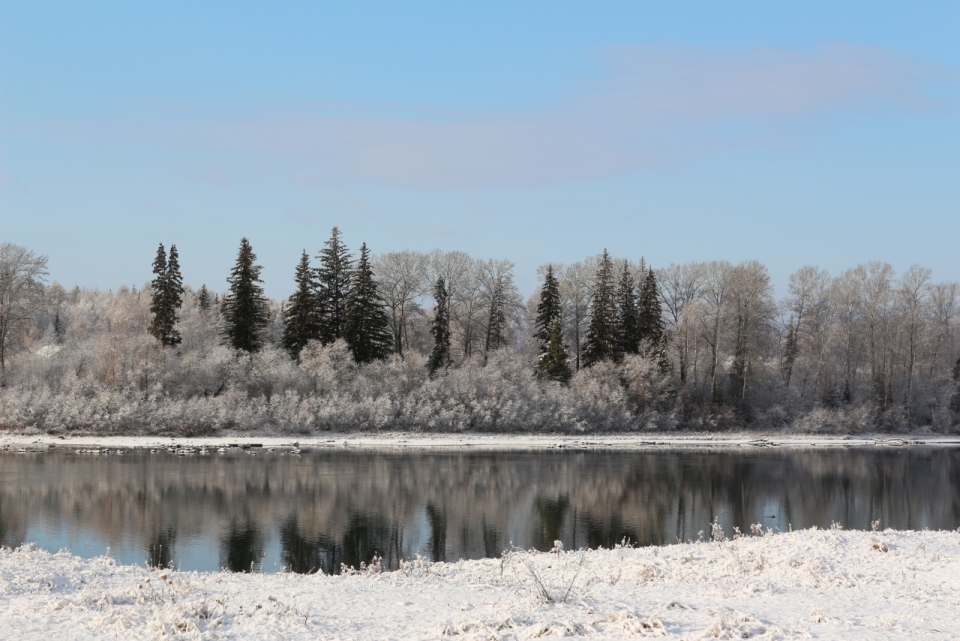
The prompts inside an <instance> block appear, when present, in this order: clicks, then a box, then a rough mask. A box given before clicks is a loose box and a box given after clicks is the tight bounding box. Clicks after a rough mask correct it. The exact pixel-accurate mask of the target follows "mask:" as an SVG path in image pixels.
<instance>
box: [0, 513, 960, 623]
mask: <svg viewBox="0 0 960 641" xmlns="http://www.w3.org/2000/svg"><path fill="white" fill-rule="evenodd" d="M728 534H729V533H728ZM715 536H716V537H717V539H718V540H715V541H710V542H698V543H686V544H675V545H669V546H665V547H646V548H620V549H614V550H592V551H563V550H559V549H557V550H554V551H553V552H543V553H536V552H534V553H531V552H522V551H514V552H508V553H506V554H505V555H504V556H503V558H501V559H484V560H479V561H460V562H456V563H430V562H426V561H423V560H421V559H415V560H412V561H408V562H405V563H404V564H403V565H402V566H401V568H400V570H398V571H396V572H380V571H379V568H377V567H376V566H374V567H370V568H365V569H363V570H362V571H359V572H350V573H347V574H343V575H340V576H328V575H318V574H314V575H298V574H292V573H281V574H274V575H262V574H232V573H226V572H207V573H203V572H201V573H196V572H177V571H174V570H162V569H150V568H145V567H142V566H133V565H130V566H121V565H117V564H116V562H115V561H114V560H113V559H111V558H109V557H97V558H93V559H89V560H84V559H81V558H79V557H76V556H73V555H71V554H69V553H67V552H60V553H58V554H51V553H49V552H45V551H42V550H39V549H37V548H35V547H32V546H24V547H21V548H18V549H16V550H10V549H2V550H0V630H3V631H4V634H3V636H4V638H11V639H25V640H27V639H30V640H32V639H43V640H45V639H49V638H54V637H58V636H63V634H64V633H65V632H66V631H67V630H69V636H70V638H73V639H78V640H87V639H102V638H138V639H145V638H161V637H162V638H170V637H172V638H193V639H230V638H263V639H266V638H277V639H288V640H293V639H439V638H458V639H528V638H536V637H549V636H573V637H590V638H594V639H623V638H635V637H643V636H667V637H676V638H688V639H694V638H745V637H748V636H749V637H750V638H763V639H790V638H817V639H850V638H858V639H891V638H919V637H926V636H932V635H937V636H938V637H939V636H942V637H943V638H955V637H956V636H958V635H960V619H958V618H957V617H956V612H957V609H958V608H960V532H956V531H950V532H911V531H892V530H887V531H882V532H856V531H843V530H836V529H834V530H816V529H813V530H803V531H796V532H791V533H784V534H760V535H757V534H756V533H755V534H752V535H747V536H742V537H739V538H736V539H726V538H724V537H723V536H722V535H721V534H719V533H716V532H715ZM721 539H722V540H721Z"/></svg>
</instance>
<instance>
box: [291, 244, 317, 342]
mask: <svg viewBox="0 0 960 641" xmlns="http://www.w3.org/2000/svg"><path fill="white" fill-rule="evenodd" d="M293 280H294V282H295V283H296V284H297V291H295V292H294V293H293V295H292V296H291V297H290V304H289V305H288V306H286V307H285V308H284V310H283V319H284V321H285V325H284V328H283V347H284V348H285V349H286V350H287V351H288V352H290V354H291V356H293V357H294V358H298V357H299V356H300V350H302V349H303V348H304V347H305V346H306V345H307V341H309V340H311V339H317V338H319V336H320V332H319V323H318V322H317V299H316V287H315V285H316V283H315V282H314V278H313V269H311V267H310V256H308V255H307V252H306V250H304V251H303V253H302V254H301V255H300V262H299V263H298V264H297V271H296V273H295V274H294V277H293Z"/></svg>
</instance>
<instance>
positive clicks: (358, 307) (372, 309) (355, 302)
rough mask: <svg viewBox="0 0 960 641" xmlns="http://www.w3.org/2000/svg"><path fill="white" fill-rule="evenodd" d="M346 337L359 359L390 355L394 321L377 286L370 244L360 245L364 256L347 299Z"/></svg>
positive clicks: (355, 273) (355, 357)
mask: <svg viewBox="0 0 960 641" xmlns="http://www.w3.org/2000/svg"><path fill="white" fill-rule="evenodd" d="M343 337H344V339H346V341H347V344H348V345H349V346H350V351H351V353H353V358H354V360H355V361H356V362H358V363H369V362H370V361H375V360H379V359H382V358H386V356H387V355H388V354H390V351H391V349H390V348H391V345H392V343H393V340H392V336H391V333H390V321H389V319H388V318H387V313H386V310H385V309H384V302H383V299H382V298H381V297H380V291H379V289H378V287H377V281H376V277H375V276H374V273H373V266H372V265H371V264H370V252H369V250H368V249H367V244H366V243H363V244H362V245H361V246H360V260H358V261H357V266H356V269H355V270H354V274H353V284H352V286H351V288H350V295H349V296H348V297H347V303H346V324H345V327H344V336H343Z"/></svg>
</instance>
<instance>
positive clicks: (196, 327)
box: [0, 228, 960, 435]
mask: <svg viewBox="0 0 960 641" xmlns="http://www.w3.org/2000/svg"><path fill="white" fill-rule="evenodd" d="M294 267H295V269H293V270H291V271H292V276H293V278H292V279H291V284H292V286H293V287H292V289H293V290H294V291H293V294H292V295H291V296H290V297H289V298H288V299H285V300H282V301H276V300H270V299H268V298H267V297H266V296H265V295H264V294H263V288H262V283H261V281H260V269H261V268H260V266H259V265H257V264H256V255H255V254H254V252H253V248H252V246H251V245H250V243H249V241H247V239H243V241H242V242H241V246H240V250H239V252H238V255H237V261H236V264H235V265H234V267H233V268H232V270H231V271H230V273H229V276H228V278H227V283H228V285H229V288H228V289H226V290H224V291H213V290H212V288H208V287H207V286H206V285H201V286H199V287H196V288H194V287H192V286H190V285H188V284H185V283H183V278H182V276H181V274H180V270H179V256H178V254H177V251H176V247H175V246H171V247H170V250H169V252H168V251H167V250H166V249H165V248H164V247H163V245H161V246H160V247H159V248H158V251H157V255H156V257H155V259H154V262H153V273H154V279H153V280H152V281H151V282H149V283H145V284H144V285H143V286H142V287H140V288H136V287H127V286H120V287H118V288H117V289H115V290H111V291H106V292H105V291H101V290H98V289H84V288H81V287H74V288H73V289H70V290H68V289H66V288H64V287H63V286H61V285H60V284H59V283H57V282H48V279H47V275H48V274H47V259H46V257H44V256H39V255H37V254H34V253H33V252H31V251H30V250H29V249H27V248H24V247H20V246H17V245H13V244H11V243H3V244H0V368H2V373H0V428H2V429H8V430H17V431H26V432H28V433H31V432H37V433H39V432H46V433H68V432H69V433H88V434H89V433H96V434H169V435H202V434H215V433H218V432H221V431H224V430H232V431H238V432H257V433H262V434H269V433H277V434H311V433H315V432H320V431H337V432H340V431H372V432H375V431H388V430H389V431H395V430H403V431H430V432H461V431H487V432H520V431H523V432H550V433H554V432H555V433H575V432H610V431H642V430H647V431H669V430H696V431H720V430H755V431H781V432H791V431H793V432H803V433H861V432H874V431H880V432H896V431H918V430H920V431H933V432H940V433H951V432H958V431H960V342H958V339H960V335H958V320H960V318H958V311H960V284H958V283H955V282H936V281H934V280H932V278H931V272H930V270H928V269H925V268H923V267H920V266H916V265H915V266H912V267H910V268H909V269H907V270H906V271H905V272H903V273H902V274H897V273H895V271H894V269H893V267H892V266H891V265H889V264H887V263H883V262H871V263H868V264H864V265H857V266H853V267H851V268H849V269H847V270H846V271H844V272H843V273H840V274H836V275H832V274H829V273H827V272H826V271H824V270H822V269H819V268H817V267H813V266H804V267H801V268H800V269H798V270H797V271H796V272H794V273H793V274H791V275H790V277H789V285H788V288H787V291H786V292H785V295H783V296H782V297H780V298H777V297H776V296H775V294H774V291H773V287H772V285H771V279H770V274H769V272H768V270H767V268H766V267H765V266H764V265H762V264H761V263H759V262H756V261H748V262H743V263H740V264H731V263H728V262H724V261H712V262H702V263H700V262H694V263H686V264H680V265H677V264H674V265H669V266H664V267H658V266H651V265H647V264H646V263H645V261H644V260H643V259H642V258H641V259H639V260H636V261H634V260H630V259H626V258H620V257H614V256H610V255H609V254H608V253H607V252H606V251H604V252H602V253H601V254H599V255H595V256H590V257H588V258H586V259H584V260H582V261H580V262H576V263H572V264H559V263H558V264H550V265H544V266H542V267H541V268H540V269H539V271H538V276H539V280H540V282H541V287H540V288H539V289H538V290H537V291H535V292H534V293H533V294H532V295H530V296H528V297H526V298H524V296H523V295H522V294H521V292H520V291H519V289H518V287H517V286H516V285H515V282H514V275H513V264H512V263H511V262H510V261H509V260H491V259H477V258H474V257H471V256H470V255H468V254H466V253H464V252H459V251H442V250H434V251H432V252H417V251H399V252H388V253H384V254H379V255H374V254H371V253H370V251H369V250H368V248H367V247H366V245H363V246H362V247H361V248H360V250H359V254H358V255H357V256H354V255H353V254H351V253H350V251H349V249H348V248H347V247H346V246H345V245H344V243H343V242H342V240H341V237H340V232H339V230H338V229H336V228H334V230H333V233H332V234H331V237H330V239H329V240H328V241H327V242H326V243H325V244H324V246H323V247H322V248H321V249H320V250H319V252H318V254H317V255H316V256H315V257H313V258H311V256H310V255H309V254H308V253H307V252H306V251H305V252H304V253H303V255H302V256H301V258H300V261H299V263H298V264H297V265H295V266H294Z"/></svg>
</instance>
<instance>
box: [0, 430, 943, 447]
mask: <svg viewBox="0 0 960 641" xmlns="http://www.w3.org/2000/svg"><path fill="white" fill-rule="evenodd" d="M294 443H297V444H299V447H301V448H334V447H362V448H399V449H436V448H456V447H461V448H474V449H478V450H479V449H483V450H523V449H552V448H576V449H593V448H604V449H608V448H609V449H631V450H635V449H647V448H657V447H661V448H663V447H670V448H675V447H711V448H713V447H858V446H860V447H862V446H873V445H879V446H888V447H900V446H910V445H936V446H954V447H956V446H960V436H951V435H939V434H929V433H917V434H907V435H900V436H891V435H890V434H874V435H871V434H864V435H857V436H849V435H848V436H833V435H811V434H782V435H781V434H760V433H749V432H745V433H729V432H724V433H709V432H708V433H646V432H645V433H643V434H600V435H592V436H569V435H563V434H556V435H551V434H483V433H472V434H471V433H458V434H435V433H422V434H418V433H410V432H383V433H357V432H350V433H343V434H338V433H334V432H320V433H314V434H310V435H304V436H298V437H291V436H289V435H286V436H277V435H272V434H269V433H264V434H260V435H256V434H254V435H251V434H250V433H249V432H243V433H241V434H230V433H225V434H221V435H219V436H208V437H196V438H186V437H176V438H171V437H160V436H106V435H96V434H92V435H71V436H55V435H49V434H35V433H24V432H19V433H17V432H0V448H7V449H11V448H13V449H18V448H25V449H46V448H48V447H50V446H51V445H53V446H55V447H68V448H71V447H72V448H77V447H100V448H108V449H112V448H161V447H170V446H171V445H177V444H178V445H183V446H191V447H201V446H206V447H209V448H218V447H223V446H229V445H238V444H262V445H263V446H264V447H292V446H293V445H294Z"/></svg>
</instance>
